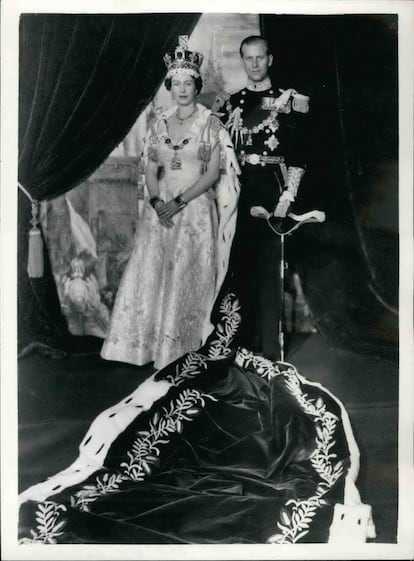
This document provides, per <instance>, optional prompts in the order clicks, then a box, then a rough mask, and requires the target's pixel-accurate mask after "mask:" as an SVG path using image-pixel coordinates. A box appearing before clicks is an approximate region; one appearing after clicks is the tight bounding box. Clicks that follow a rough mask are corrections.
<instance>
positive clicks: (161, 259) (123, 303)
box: [101, 105, 218, 369]
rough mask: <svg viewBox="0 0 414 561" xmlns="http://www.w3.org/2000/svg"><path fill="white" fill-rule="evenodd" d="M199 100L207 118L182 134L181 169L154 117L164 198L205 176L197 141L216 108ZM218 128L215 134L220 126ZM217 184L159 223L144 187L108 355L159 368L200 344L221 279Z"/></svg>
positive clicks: (162, 124)
mask: <svg viewBox="0 0 414 561" xmlns="http://www.w3.org/2000/svg"><path fill="white" fill-rule="evenodd" d="M198 108H199V111H200V112H201V114H202V115H201V117H202V118H199V119H197V120H196V121H195V122H194V124H193V127H192V129H191V132H190V134H187V135H186V136H185V137H183V138H182V139H176V140H180V141H181V142H179V143H178V144H179V145H180V150H178V156H179V158H180V160H181V163H182V166H181V169H173V168H174V166H171V162H172V161H173V159H174V157H175V151H174V150H173V149H172V145H173V144H174V143H175V141H173V142H168V138H169V136H168V130H167V127H166V124H165V123H166V121H165V120H163V119H160V120H159V121H158V122H157V123H156V128H155V132H156V143H155V144H153V146H156V149H157V153H158V158H159V163H160V166H162V169H161V178H160V180H159V188H160V197H161V198H162V199H163V200H165V201H169V200H170V199H171V198H173V197H176V196H177V195H179V194H180V193H182V192H183V191H185V190H186V189H187V188H188V187H190V186H191V185H192V184H194V182H195V181H196V180H197V179H198V178H199V177H200V173H201V162H200V160H199V159H198V150H199V141H200V135H201V134H202V130H203V128H204V124H205V122H206V117H207V116H208V114H210V112H209V111H207V110H206V109H205V108H202V107H201V106H200V105H198ZM203 110H204V111H203ZM213 133H214V131H213ZM214 134H215V136H216V141H217V131H216V132H215V133H214ZM184 138H186V139H187V140H188V142H187V143H183V142H182V140H183V139H184ZM153 140H154V138H153ZM166 140H167V142H165V141H166ZM211 192H212V190H209V191H208V192H206V193H204V194H202V195H200V196H199V197H197V198H196V199H194V200H192V201H190V203H189V204H188V205H187V206H186V207H185V208H184V209H183V210H182V211H181V212H179V213H178V214H176V215H175V216H174V217H173V221H174V227H173V228H171V229H167V228H165V227H164V226H162V225H161V224H160V222H159V220H158V218H157V215H156V213H155V212H154V210H153V208H152V207H151V205H150V204H149V195H148V193H146V199H145V201H144V207H143V211H142V215H141V217H140V220H139V222H138V227H137V231H136V238H135V244H134V249H133V251H132V254H131V257H130V260H129V263H128V265H127V267H126V270H125V272H124V275H123V278H122V281H121V283H120V286H119V289H118V294H117V298H116V301H115V305H114V309H113V313H112V318H111V325H110V328H109V332H108V336H107V338H106V341H105V343H104V345H103V348H102V352H101V354H102V357H103V358H105V359H108V360H115V361H121V362H127V363H132V364H137V365H141V364H145V363H148V362H151V361H154V366H155V368H157V369H159V368H162V367H164V366H165V365H167V364H168V363H170V362H172V361H174V360H175V359H177V358H179V357H180V356H182V355H183V354H184V353H185V352H188V351H189V350H192V349H197V348H198V347H199V346H200V345H201V343H202V339H203V330H204V329H205V324H206V322H208V319H209V314H210V312H211V305H212V302H213V299H214V294H215V289H216V283H217V267H216V262H217V236H218V216H217V208H216V201H215V200H214V198H212V196H211Z"/></svg>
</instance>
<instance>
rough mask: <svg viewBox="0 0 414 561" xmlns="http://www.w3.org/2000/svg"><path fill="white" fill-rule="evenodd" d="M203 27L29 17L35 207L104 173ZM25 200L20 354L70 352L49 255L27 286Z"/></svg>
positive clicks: (28, 151)
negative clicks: (167, 62) (177, 50)
mask: <svg viewBox="0 0 414 561" xmlns="http://www.w3.org/2000/svg"><path fill="white" fill-rule="evenodd" d="M199 17H200V14H191V13H189V14H179V13H177V14H120V15H112V14H106V15H95V14H94V15H86V14H82V15H79V14H23V15H22V16H21V20H20V52H19V63H20V73H19V171H18V174H19V182H20V183H21V184H22V185H23V186H24V188H25V189H26V190H27V191H28V192H29V193H30V195H31V196H32V197H33V198H34V199H36V200H45V199H51V198H54V197H56V196H58V195H60V194H62V193H64V192H66V191H68V190H69V189H71V188H73V187H75V186H76V185H79V184H80V183H81V182H82V181H83V180H85V179H86V178H87V177H89V175H90V174H91V173H92V172H93V171H95V169H97V168H98V167H99V165H101V164H102V162H103V161H104V160H105V159H106V158H107V156H108V155H109V154H110V153H111V152H112V150H113V149H114V148H115V147H116V145H117V144H119V142H120V141H121V140H122V139H123V138H124V137H125V135H126V134H127V133H128V131H129V129H130V128H131V126H132V125H133V124H134V122H135V121H136V119H137V118H138V116H139V114H140V113H141V111H142V110H143V109H144V108H145V107H146V105H147V104H148V103H149V101H150V100H151V98H152V97H153V95H154V94H155V92H156V90H157V88H158V87H159V85H160V83H161V81H162V79H163V76H164V73H165V67H164V62H163V54H164V53H165V52H167V51H169V50H172V49H173V48H174V47H175V45H176V42H177V37H178V35H182V34H190V33H191V31H192V29H193V28H194V26H195V24H196V22H197V20H198V18H199ZM24 199H25V197H22V196H20V195H19V227H18V238H19V239H18V244H19V271H18V272H19V313H18V317H19V348H20V349H22V348H25V347H26V346H27V345H28V344H29V343H31V342H33V341H40V342H46V343H47V344H52V345H53V346H58V347H65V348H66V349H69V350H70V349H71V348H72V347H73V345H79V343H80V342H79V338H74V337H71V336H70V335H69V333H68V331H67V327H66V324H65V321H64V320H63V317H62V316H61V314H60V312H59V307H58V308H56V303H57V302H58V299H57V293H56V287H55V284H54V281H53V277H52V275H51V271H50V265H49V263H48V256H47V252H46V251H45V263H46V266H45V275H44V277H43V278H41V279H28V277H27V272H26V263H27V247H26V246H27V235H28V230H29V227H30V224H29V220H30V210H31V207H30V204H29V201H28V200H24ZM75 341H76V343H75ZM83 344H84V343H83V342H81V345H83Z"/></svg>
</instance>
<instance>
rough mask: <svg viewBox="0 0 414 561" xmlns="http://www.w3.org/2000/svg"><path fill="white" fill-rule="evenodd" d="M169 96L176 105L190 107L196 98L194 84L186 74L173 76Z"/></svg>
mask: <svg viewBox="0 0 414 561" xmlns="http://www.w3.org/2000/svg"><path fill="white" fill-rule="evenodd" d="M171 95H172V97H173V100H174V101H175V102H176V103H178V105H190V104H191V103H194V100H195V97H196V88H195V82H194V80H193V78H192V77H191V76H189V75H188V74H175V75H174V76H173V77H172V78H171Z"/></svg>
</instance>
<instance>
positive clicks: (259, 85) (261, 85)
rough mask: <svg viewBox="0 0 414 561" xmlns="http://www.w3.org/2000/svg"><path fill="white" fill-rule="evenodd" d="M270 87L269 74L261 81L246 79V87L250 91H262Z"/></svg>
mask: <svg viewBox="0 0 414 561" xmlns="http://www.w3.org/2000/svg"><path fill="white" fill-rule="evenodd" d="M271 87H272V82H271V81H270V78H269V76H267V78H265V79H264V80H262V81H261V82H253V81H252V80H248V81H247V85H246V89H248V90H250V91H251V92H264V91H266V90H270V88H271Z"/></svg>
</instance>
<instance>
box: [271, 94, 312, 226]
mask: <svg viewBox="0 0 414 561" xmlns="http://www.w3.org/2000/svg"><path fill="white" fill-rule="evenodd" d="M299 97H300V98H303V97H304V96H299ZM308 111H309V98H306V101H305V102H302V100H300V103H296V104H295V99H294V100H293V103H292V113H291V118H290V121H291V122H290V127H289V131H290V132H289V139H288V150H287V154H286V164H287V175H286V179H285V188H284V190H283V192H282V194H281V195H280V197H279V201H278V203H277V205H276V208H275V211H274V216H276V217H279V218H284V217H285V216H286V215H287V214H288V212H289V208H290V206H291V205H292V203H294V202H295V200H296V197H297V194H298V190H299V187H300V184H301V181H302V178H303V176H304V174H305V170H306V163H307V139H308V115H307V113H308Z"/></svg>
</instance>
